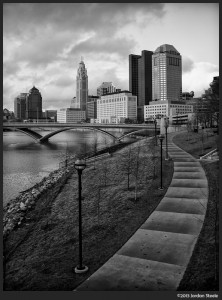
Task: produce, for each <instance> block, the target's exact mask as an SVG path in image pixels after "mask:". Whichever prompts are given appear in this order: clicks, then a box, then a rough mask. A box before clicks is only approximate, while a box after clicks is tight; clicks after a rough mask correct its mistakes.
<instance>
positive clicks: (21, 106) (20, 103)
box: [14, 93, 27, 120]
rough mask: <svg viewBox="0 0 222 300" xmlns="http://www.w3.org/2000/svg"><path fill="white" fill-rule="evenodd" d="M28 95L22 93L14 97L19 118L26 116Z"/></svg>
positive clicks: (16, 114)
mask: <svg viewBox="0 0 222 300" xmlns="http://www.w3.org/2000/svg"><path fill="white" fill-rule="evenodd" d="M26 96H27V93H21V94H20V95H18V96H17V97H15V99H14V113H15V117H16V118H17V119H21V120H24V119H25V118H26Z"/></svg>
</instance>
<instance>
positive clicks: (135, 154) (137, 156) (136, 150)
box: [132, 142, 141, 201]
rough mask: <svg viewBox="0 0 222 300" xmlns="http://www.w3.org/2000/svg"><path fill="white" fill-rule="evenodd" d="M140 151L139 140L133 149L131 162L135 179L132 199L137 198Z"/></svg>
mask: <svg viewBox="0 0 222 300" xmlns="http://www.w3.org/2000/svg"><path fill="white" fill-rule="evenodd" d="M140 151H141V143H140V142H139V143H138V144H137V145H136V147H135V148H134V151H133V164H132V167H133V168H132V175H133V176H134V179H135V190H134V191H135V192H134V199H135V201H136V200H137V193H138V180H139V175H140V172H139V171H140V170H139V169H140V163H141V162H140Z"/></svg>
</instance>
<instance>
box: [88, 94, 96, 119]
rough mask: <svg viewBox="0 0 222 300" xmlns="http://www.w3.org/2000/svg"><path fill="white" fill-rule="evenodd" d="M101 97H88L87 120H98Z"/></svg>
mask: <svg viewBox="0 0 222 300" xmlns="http://www.w3.org/2000/svg"><path fill="white" fill-rule="evenodd" d="M98 99H99V96H93V95H92V96H88V101H87V104H86V117H87V119H97V100H98Z"/></svg>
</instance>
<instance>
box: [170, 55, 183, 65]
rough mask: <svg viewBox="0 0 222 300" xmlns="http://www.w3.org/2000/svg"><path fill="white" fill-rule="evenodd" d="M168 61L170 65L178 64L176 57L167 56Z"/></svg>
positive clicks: (178, 60)
mask: <svg viewBox="0 0 222 300" xmlns="http://www.w3.org/2000/svg"><path fill="white" fill-rule="evenodd" d="M168 63H169V65H171V66H179V65H180V59H179V58H176V57H168Z"/></svg>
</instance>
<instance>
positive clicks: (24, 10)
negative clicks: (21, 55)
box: [3, 3, 164, 37]
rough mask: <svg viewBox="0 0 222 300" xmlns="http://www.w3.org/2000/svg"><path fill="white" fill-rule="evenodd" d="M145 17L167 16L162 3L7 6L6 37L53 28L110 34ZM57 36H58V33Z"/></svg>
mask: <svg viewBox="0 0 222 300" xmlns="http://www.w3.org/2000/svg"><path fill="white" fill-rule="evenodd" d="M137 13H141V14H142V15H143V16H144V17H146V15H147V16H148V15H150V14H153V15H155V16H156V17H158V18H160V17H162V16H163V15H164V4H162V3H18V4H14V3H13V4H11V3H10V4H4V6H3V21H4V33H5V34H8V35H11V34H13V33H14V34H16V35H21V36H23V35H24V30H25V31H29V34H32V35H33V37H34V36H35V33H36V30H37V28H39V26H40V27H42V28H44V27H45V26H52V27H54V28H55V30H59V31H61V30H73V31H75V30H76V28H77V30H79V31H80V33H81V30H97V31H107V32H108V31H110V30H115V29H116V28H118V26H120V25H123V24H126V23H128V22H132V20H134V19H135V18H136V17H137ZM55 34H56V32H55Z"/></svg>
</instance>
